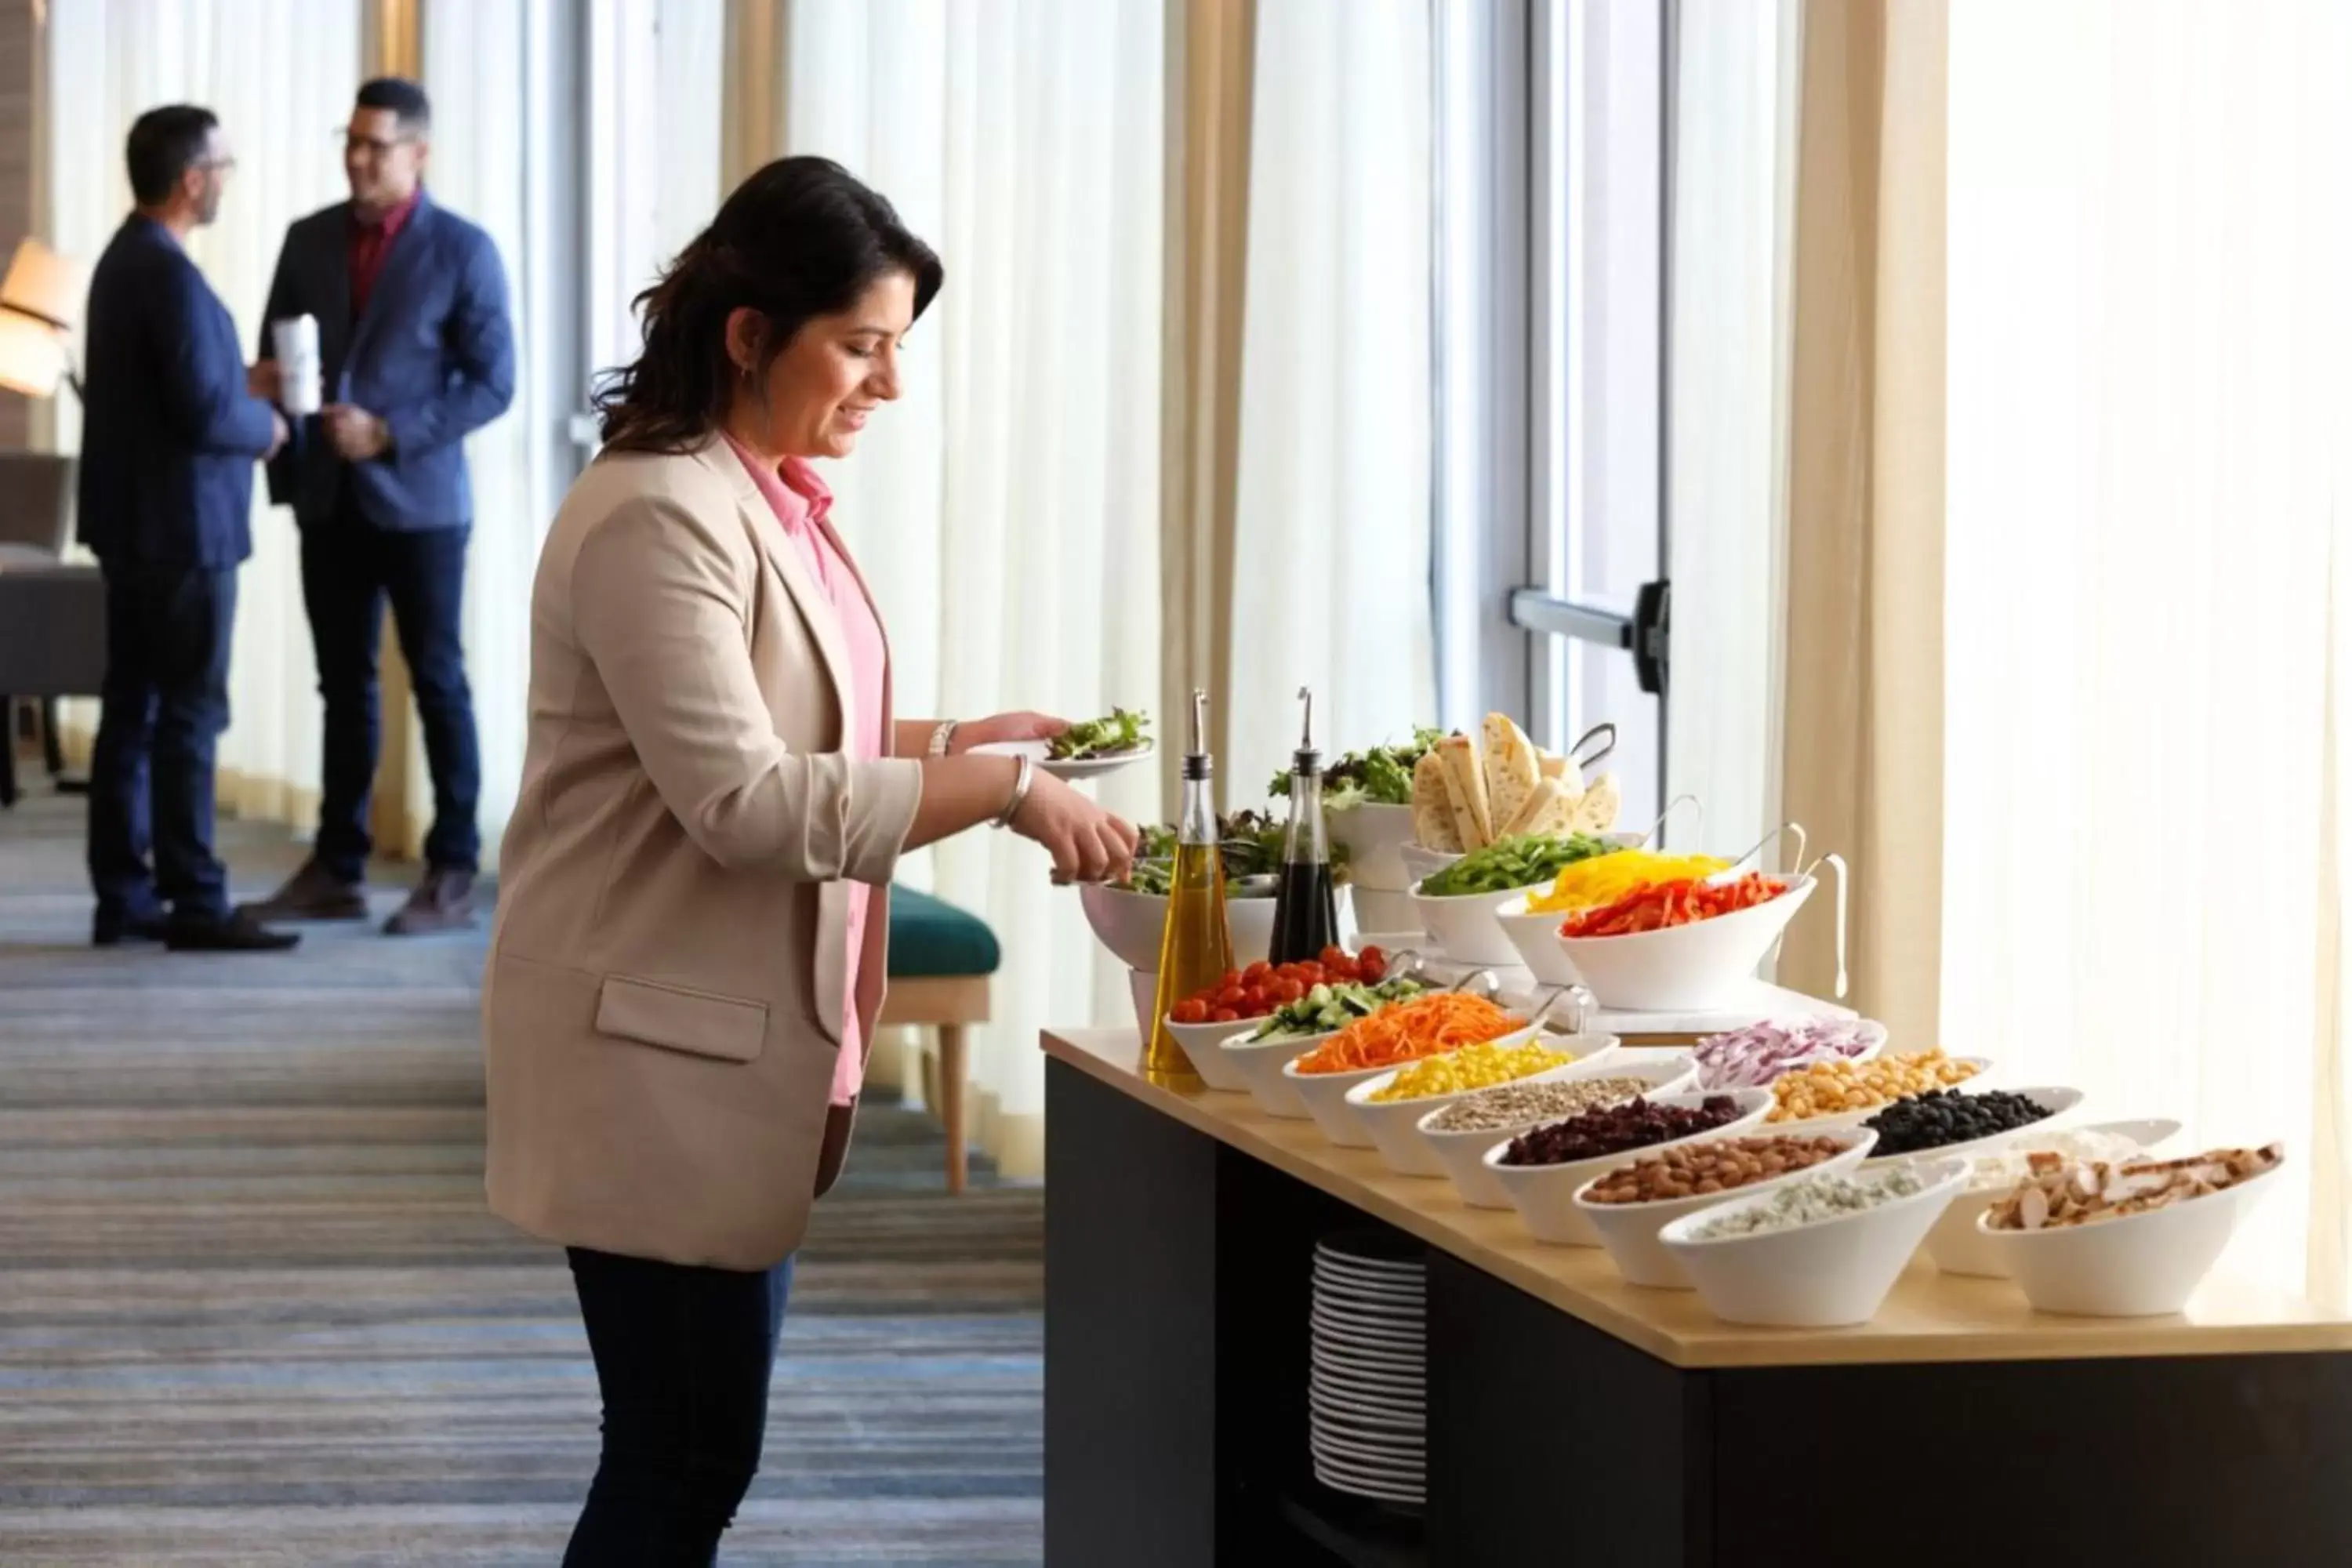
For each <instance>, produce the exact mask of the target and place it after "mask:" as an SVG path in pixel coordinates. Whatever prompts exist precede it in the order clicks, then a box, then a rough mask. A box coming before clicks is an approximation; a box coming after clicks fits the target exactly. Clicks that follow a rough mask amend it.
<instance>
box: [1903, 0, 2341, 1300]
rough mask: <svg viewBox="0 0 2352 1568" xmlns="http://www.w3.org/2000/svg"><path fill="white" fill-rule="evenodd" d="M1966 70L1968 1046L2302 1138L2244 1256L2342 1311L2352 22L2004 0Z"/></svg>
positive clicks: (1955, 1025)
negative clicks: (2349, 82) (2346, 296)
mask: <svg viewBox="0 0 2352 1568" xmlns="http://www.w3.org/2000/svg"><path fill="white" fill-rule="evenodd" d="M2347 74H2352V23H2347V12H2346V10H2345V8H2344V7H2342V6H2340V5H2334V4H2330V3H2327V0H2261V3H2256V4H2249V5H2232V6H2230V7H2227V8H2226V9H2225V8H2222V7H2218V6H2210V5H2189V4H2185V3H2175V4H2150V3H2147V0H2132V3H2131V4H2128V5H2126V4H2124V3H2122V0H2104V3H2091V0H2082V3H2077V4H2073V5H2061V6H2050V5H2042V4H2038V3H2036V0H1969V3H1968V4H1966V5H1953V6H1952V7H1951V75H1950V103H1951V109H1950V113H1951V120H1950V143H1949V149H1950V245H1951V253H1950V268H1949V279H1950V292H1949V301H1950V312H1951V314H1950V334H1949V356H1950V357H1949V372H1950V380H1949V413H1950V444H1949V448H1948V452H1949V470H1948V472H1949V480H1948V486H1949V490H1948V500H1949V513H1948V519H1949V521H1948V578H1947V592H1946V622H1947V628H1948V630H1947V637H1948V646H1947V653H1946V659H1945V668H1946V671H1947V675H1946V681H1947V688H1948V689H1947V692H1946V702H1947V720H1946V723H1947V742H1946V756H1947V763H1946V780H1945V813H1946V816H1945V821H1946V827H1945V843H1946V851H1945V864H1944V887H1945V894H1944V931H1945V962H1944V982H1943V996H1944V1004H1943V1010H1944V1021H1945V1043H1946V1044H1947V1045H1948V1046H1949V1047H1952V1048H1954V1049H1963V1048H1964V1049H1968V1050H1980V1051H1982V1052H1984V1053H1986V1054H1988V1055H1990V1056H1993V1057H1996V1058H2000V1059H2001V1061H2002V1063H2003V1066H2004V1069H2005V1072H2006V1076H2008V1077H2009V1078H2010V1079H2011V1081H2015V1082H2028V1083H2032V1082H2042V1083H2073V1084H2078V1085H2080V1086H2081V1087H2082V1088H2084V1089H2086V1090H2087V1091H2088V1092H2089V1096H2090V1100H2089V1109H2091V1110H2095V1111H2096V1112H2097V1113H2098V1114H2099V1115H2101V1116H2134V1115H2159V1114H2162V1115H2179V1116H2181V1117H2183V1118H2184V1119H2185V1120H2186V1121H2188V1122H2189V1131H2188V1134H2187V1139H2186V1142H2188V1143H2189V1144H2190V1145H2192V1146H2193V1145H2198V1144H2202V1143H2207V1142H2222V1141H2249V1142H2259V1141H2261V1140H2264V1139H2268V1138H2283V1139H2284V1140H2285V1141H2286V1142H2287V1144H2288V1148H2289V1157H2290V1160H2291V1161H2292V1162H2293V1163H2292V1165H2291V1168H2290V1177H2291V1180H2290V1182H2289V1184H2288V1185H2287V1188H2286V1190H2284V1191H2283V1192H2282V1193H2280V1194H2278V1195H2277V1196H2276V1197H2274V1198H2273V1199H2272V1200H2271V1202H2270V1203H2269V1204H2268V1205H2265V1207H2264V1208H2263V1211H2262V1212H2261V1213H2260V1214H2259V1215H2257V1216H2256V1218H2255V1220H2254V1221H2253V1223H2252V1225H2251V1226H2249V1228H2248V1230H2247V1233H2246V1234H2244V1235H2242V1237H2240V1238H2239V1241H2238V1243H2237V1245H2236V1247H2235V1249H2234V1253H2233V1258H2232V1260H2231V1264H2230V1265H2228V1266H2230V1267H2234V1268H2238V1269H2240V1270H2242V1271H2246V1272H2251V1273H2252V1274H2255V1275H2257V1276H2259V1277H2262V1278H2264V1279H2268V1280H2269V1281H2271V1282H2273V1283H2274V1284H2280V1285H2284V1286H2288V1287H2294V1288H2302V1287H2305V1286H2308V1287H2309V1288H2310V1289H2312V1290H2314V1291H2315V1293H2316V1294H2319V1295H2321V1296H2323V1297H2328V1298H2332V1299H2333V1300H2335V1301H2336V1303H2337V1304H2339V1305H2341V1304H2343V1303H2344V1302H2345V1300H2346V1281H2345V1279H2344V1275H2343V1271H2342V1270H2343V1259H2344V1255H2345V1241H2346V1236H2347V1214H2346V1209H2345V1205H2344V1194H2345V1185H2346V1184H2345V1181H2344V1166H2343V1159H2344V1127H2343V1124H2342V1121H2341V1118H2342V1116H2343V1108H2344V1105H2345V1103H2346V1098H2347V1096H2346V1089H2347V1085H2346V1082H2345V1078H2344V1072H2345V1068H2344V1063H2343V1059H2342V1057H2341V1054H2340V1052H2339V1051H2338V1049H2337V1042H2338V1041H2339V1040H2340V1038H2341V1035H2342V1019H2341V1016H2340V1009H2341V1008H2342V1007H2343V1005H2344V1004H2345V1001H2346V998H2347V987H2346V986H2345V985H2344V984H2343V983H2342V976H2341V965H2342V956H2343V952H2342V940H2341V932H2342V929H2343V910H2342V908H2341V897H2342V891H2343V889H2344V888H2345V887H2346V886H2347V879H2346V878H2345V876H2344V874H2343V868H2342V867H2341V866H2340V864H2338V862H2337V859H2336V857H2339V856H2340V855H2341V853H2342V846H2343V831H2342V828H2343V825H2344V824H2345V823H2346V821H2347V820H2352V819H2347V816H2345V812H2344V807H2345V805H2347V804H2352V802H2347V801H2346V800H2344V799H2343V798H2342V797H2341V792H2342V790H2343V789H2344V787H2345V785H2344V780H2345V779H2346V777H2347V771H2346V769H2345V767H2344V766H2343V763H2342V759H2341V757H2340V754H2336V748H2338V747H2340V746H2341V744H2342V742H2343V737H2344V736H2345V735H2347V734H2352V724H2347V718H2352V714H2347V712H2346V711H2345V710H2344V704H2345V703H2346V702H2347V692H2352V680H2347V679H2346V674H2347V667H2346V666H2345V664H2344V651H2343V650H2344V648H2345V647H2346V644H2347V627H2352V620H2347V618H2346V616H2347V612H2352V596H2347V595H2346V594H2345V593H2344V592H2343V591H2342V584H2344V583H2345V582H2346V580H2347V569H2346V565H2345V563H2346V559H2347V551H2346V546H2347V501H2352V482H2348V481H2352V472H2347V451H2352V441H2347V434H2352V428H2348V427H2347V418H2346V412H2345V407H2346V405H2345V392H2344V381H2345V375H2344V371H2345V365H2346V363H2347V359H2352V336H2347V317H2346V308H2345V305H2344V301H2343V298H2342V294H2343V289H2344V280H2345V279H2347V277H2352V246H2347V224H2352V136H2347V124H2346V119H2345V110H2344V108H2343V105H2342V84H2343V82H2344V81H2345V79H2347ZM2331 648H2332V650H2333V653H2334V658H2335V660H2336V669H2335V672H2334V675H2333V680H2332V686H2331V670H2330V654H2331ZM2331 792H2332V793H2331ZM2315 954H2316V955H2317V957H2318V963H2317V964H2316V966H2315ZM2315 973H2316V983H2315ZM2306 1239H2309V1240H2311V1241H2313V1242H2315V1244H2316V1245H2315V1246H2313V1247H2311V1248H2310V1249H2309V1251H2308V1263H2307V1262H2306V1247H2305V1242H2306Z"/></svg>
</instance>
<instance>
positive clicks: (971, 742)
mask: <svg viewBox="0 0 2352 1568" xmlns="http://www.w3.org/2000/svg"><path fill="white" fill-rule="evenodd" d="M1069 727H1070V721H1068V720H1067V719H1056V718H1055V717H1054V716H1053V715H1052V714H1050V713H992V714H991V715H989V717H987V718H985V719H974V720H971V721H970V722H968V723H962V724H958V725H957V726H956V727H955V739H954V741H953V742H951V743H950V745H949V747H948V750H949V751H950V752H969V751H971V749H972V748H973V747H974V746H986V745H992V744H994V743H996V742H1000V741H1050V740H1052V739H1053V738H1054V737H1055V736H1056V735H1058V734H1060V733H1061V732H1062V731H1065V730H1066V729H1068V728H1069Z"/></svg>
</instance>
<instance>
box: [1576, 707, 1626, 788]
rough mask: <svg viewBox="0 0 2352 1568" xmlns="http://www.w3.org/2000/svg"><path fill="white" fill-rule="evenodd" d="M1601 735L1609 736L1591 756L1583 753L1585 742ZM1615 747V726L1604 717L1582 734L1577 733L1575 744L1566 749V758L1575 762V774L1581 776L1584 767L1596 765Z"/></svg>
mask: <svg viewBox="0 0 2352 1568" xmlns="http://www.w3.org/2000/svg"><path fill="white" fill-rule="evenodd" d="M1601 735H1606V736H1608V737H1609V739H1608V741H1607V742H1606V743H1605V744H1603V745H1602V746H1601V749H1600V750H1599V751H1597V752H1593V753H1592V754H1591V756H1589V757H1588V756H1586V755H1584V746H1585V742H1588V741H1591V740H1594V739H1596V738H1597V737H1599V736H1601ZM1616 749H1617V726H1616V725H1614V724H1612V723H1611V722H1609V721H1607V720H1606V719H1604V720H1602V721H1601V722H1600V723H1598V724H1595V725H1594V726H1592V728H1591V729H1590V730H1587V731H1585V732H1584V733H1583V734H1581V735H1579V736H1578V737H1577V738H1576V744H1574V745H1573V746H1570V748H1569V749H1568V760H1569V761H1570V762H1571V763H1575V764H1576V771H1577V775H1578V777H1580V778H1581V777H1582V776H1583V773H1584V770H1585V769H1587V768H1591V767H1598V766H1599V765H1600V764H1601V763H1602V762H1603V761H1605V760H1606V759H1607V757H1608V755H1609V753H1610V752H1613V751H1615V750H1616Z"/></svg>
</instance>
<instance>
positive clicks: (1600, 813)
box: [1568, 773, 1619, 833]
mask: <svg viewBox="0 0 2352 1568" xmlns="http://www.w3.org/2000/svg"><path fill="white" fill-rule="evenodd" d="M1618 805H1619V800H1618V795H1617V775H1616V774H1615V773H1602V774H1601V776H1600V777H1599V778H1597V779H1594V780H1593V781H1592V787H1591V789H1589V790H1586V791H1585V792H1584V798H1583V799H1582V800H1580V801H1578V802H1577V803H1576V809H1575V811H1573V812H1571V813H1570V816H1569V821H1568V826H1569V831H1570V832H1571V833H1606V832H1608V831H1609V830H1610V829H1612V828H1613V827H1615V826H1617V810H1618Z"/></svg>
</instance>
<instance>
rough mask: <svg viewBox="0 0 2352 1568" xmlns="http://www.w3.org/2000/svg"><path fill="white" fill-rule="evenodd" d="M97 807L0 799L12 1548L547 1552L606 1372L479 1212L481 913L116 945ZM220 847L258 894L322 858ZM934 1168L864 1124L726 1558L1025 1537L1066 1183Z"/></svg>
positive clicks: (562, 1297) (930, 1144)
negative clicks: (946, 1180)
mask: <svg viewBox="0 0 2352 1568" xmlns="http://www.w3.org/2000/svg"><path fill="white" fill-rule="evenodd" d="M80 828H81V818H80V809H79V803H78V802H73V801H68V800H63V799H59V798H58V797H55V796H52V795H49V794H48V793H47V786H46V784H44V783H39V782H37V783H36V784H34V794H33V795H32V796H31V797H30V798H28V799H27V800H26V801H25V802H24V803H22V804H21V805H19V806H18V807H17V808H16V810H14V811H10V812H0V1564H6V1565H7V1568H26V1565H30V1564H45V1563H107V1564H117V1563H122V1564H130V1563H138V1564H146V1563H235V1564H263V1563H268V1564H302V1565H304V1568H310V1565H317V1564H359V1563H430V1564H435V1565H436V1568H437V1565H453V1568H454V1565H457V1564H478V1563H500V1564H505V1563H514V1564H546V1563H554V1562H555V1561H556V1560H557V1559H558V1558H559V1557H560V1555H561V1554H562V1542H563V1540H564V1537H565V1534H566V1532H567V1531H568V1529H569V1527H570V1522H571V1520H572V1515H573V1513H574V1512H575V1511H576V1510H577V1508H578V1506H579V1501H580V1498H581V1495H582V1493H583V1489H584V1488H585V1486H586V1482H587V1478H588V1475H589V1473H590V1471H591V1470H592V1469H593V1465H594V1456H595V1447H596V1397H595V1383H594V1376H593V1371H592V1369H591V1367H590V1365H589V1363H588V1360H587V1353H586V1346H585V1343H584V1342H583V1338H582V1336H581V1333H580V1330H579V1327H578V1322H577V1320H576V1317H575V1315H574V1306H573V1301H572V1294H571V1288H570V1279H569V1276H568V1275H567V1273H566V1272H565V1270H564V1268H563V1265H562V1258H561V1256H560V1255H559V1254H557V1253H556V1252H554V1251H553V1250H552V1249H551V1248H548V1247H541V1246H540V1245H538V1244H536V1243H534V1242H531V1241H530V1240H528V1239H527V1238H525V1237H521V1236H520V1235H518V1234H516V1233H515V1232H513V1231H511V1230H509V1228H507V1227H506V1226H504V1225H502V1224H501V1223H499V1221H497V1220H495V1219H493V1218H491V1217H490V1216H489V1215H488V1214H487V1213H486V1212H485V1211H484V1209H483V1207H482V1202H481V1135H482V1114H481V1085H480V1072H479V1057H478V1046H477V1043H476V1037H475V983H476V978H477V976H478V973H479V969H480V963H481V940H480V938H479V937H478V936H476V937H472V938H446V939H435V940H425V941H411V942H399V941H394V940H393V939H389V938H383V937H378V936H376V935H375V934H373V928H361V927H349V928H340V929H334V930H331V931H317V930H314V931H313V932H312V934H310V936H309V937H308V938H307V939H306V940H305V942H304V944H303V946H302V948H301V949H300V950H299V952H295V953H292V954H290V955H285V956H276V955H269V956H254V957H245V956H237V957H210V956H196V955H182V954H169V953H165V952H163V951H162V950H160V949H157V948H152V947H150V948H138V949H118V950H114V951H111V952H97V951H94V950H92V949H91V948H89V946H88V945H87V938H88V926H89V900H88V895H87V892H86V890H85V887H84V884H83V881H82V874H81V867H80V852H81V838H80ZM224 847H225V849H226V854H227V856H228V858H229V860H230V864H231V868H232V870H233V872H234V873H235V875H236V879H237V885H238V889H239V890H240V892H252V891H258V890H260V889H263V888H265V887H267V886H268V884H270V883H272V882H273V881H274V880H275V879H276V878H277V877H278V875H279V874H281V873H282V872H283V871H285V870H287V869H289V868H290V867H291V865H292V864H293V862H294V860H295V859H296V858H298V854H299V851H297V850H295V849H294V848H292V847H289V846H288V845H287V844H285V843H284V842H283V840H282V839H281V838H280V837H278V836H276V835H275V834H273V833H271V832H268V831H265V830H256V829H249V828H236V827H229V828H227V829H226V830H225V833H224ZM379 889H380V892H381V894H382V897H381V900H380V902H381V903H382V904H383V908H384V909H385V910H389V909H390V908H391V907H392V906H393V905H394V903H396V902H397V899H398V887H397V884H396V883H395V882H394V881H393V880H392V879H391V878H390V875H389V874H387V875H386V877H385V879H383V880H382V881H381V882H380V884H379ZM939 1168H940V1141H939V1134H938V1131H937V1128H936V1126H935V1125H934V1124H933V1123H931V1122H930V1121H928V1120H927V1119H925V1118H923V1117H921V1116H919V1115H916V1114H913V1113H910V1112H908V1111H903V1110H895V1109H893V1110H878V1111H877V1110H869V1111H868V1112H867V1113H866V1115H864V1116H863V1117H861V1119H860V1121H859V1142H858V1145H857V1152H856V1155H855V1156H854V1157H853V1159H852V1162H851V1167H850V1174H849V1176H848V1178H847V1179H846V1180H845V1183H844V1186H843V1190H842V1191H841V1192H840V1193H838V1194H836V1195H835V1197H834V1198H832V1199H830V1200H828V1202H827V1203H826V1204H825V1205H824V1206H823V1207H822V1208H821V1209H820V1211H819V1219H818V1223H817V1226H816V1229H815V1232H814V1235H813V1237H811V1240H810V1242H809V1244H808V1245H807V1247H805V1248H804V1249H803V1254H802V1259H801V1264H800V1268H799V1271H798V1274H797V1277H796V1279H795V1284H794V1289H793V1305H792V1310H791V1312H790V1314H789V1315H788V1317H787V1318H786V1321H785V1330H784V1342H783V1347H782V1353H781V1356H780V1359H779V1363H778V1365H777V1369H776V1376H775V1382H774V1394H773V1405H772V1415H771V1423H770V1429H769V1438H768V1451H767V1462H766V1466H765V1468H764V1472H763V1474H762V1475H761V1479H760V1480H759V1482H758V1484H757V1485H756V1487H755V1489H754V1490H753V1493H752V1500H751V1502H750V1503H749V1504H748V1505H747V1506H746V1509H745V1510H744V1514H743V1516H742V1518H741V1519H740V1521H739V1522H738V1524H737V1527H736V1530H735V1531H734V1532H733V1533H732V1534H730V1537H729V1542H730V1544H729V1548H728V1550H727V1552H725V1553H723V1554H722V1560H723V1561H725V1562H728V1563H1027V1562H1034V1561H1036V1560H1037V1559H1038V1557H1039V1556H1040V1554H1041V1548H1040V1536H1041V1522H1040V1521H1041V1505H1040V1490H1041V1452H1042V1426H1041V1422H1042V1415H1041V1410H1040V1389H1041V1374H1040V1361H1039V1353H1040V1349H1041V1345H1042V1342H1043V1328H1042V1319H1041V1316H1040V1310H1041V1306H1042V1301H1043V1261H1042V1259H1043V1194H1040V1193H1038V1192H1036V1191H1035V1190H1034V1189H1013V1188H1001V1187H992V1186H991V1185H990V1184H989V1181H990V1178H989V1175H988V1173H987V1171H986V1168H985V1167H984V1166H983V1167H982V1168H981V1169H980V1170H979V1171H978V1172H976V1173H975V1180H976V1182H977V1183H978V1184H979V1186H978V1189H977V1190H975V1191H973V1192H972V1193H970V1194H967V1195H966V1196H964V1197H963V1198H961V1199H957V1200H950V1199H948V1198H947V1197H946V1196H945V1195H944V1194H943V1193H942V1192H941V1190H940V1176H939Z"/></svg>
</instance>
